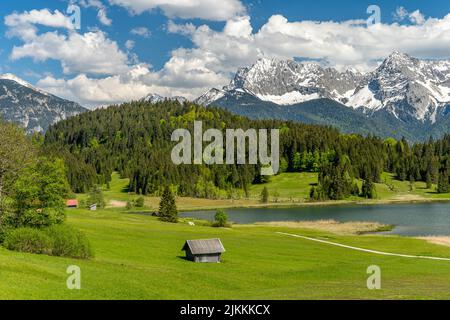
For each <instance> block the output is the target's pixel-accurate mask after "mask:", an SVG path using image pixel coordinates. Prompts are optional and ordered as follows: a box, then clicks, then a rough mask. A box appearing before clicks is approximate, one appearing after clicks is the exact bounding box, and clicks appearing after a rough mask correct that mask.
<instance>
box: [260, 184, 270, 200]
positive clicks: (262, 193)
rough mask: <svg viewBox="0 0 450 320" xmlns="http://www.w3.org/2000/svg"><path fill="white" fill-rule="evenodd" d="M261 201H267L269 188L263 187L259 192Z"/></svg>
mask: <svg viewBox="0 0 450 320" xmlns="http://www.w3.org/2000/svg"><path fill="white" fill-rule="evenodd" d="M261 202H262V203H268V202H269V189H267V187H264V189H263V190H262V192H261Z"/></svg>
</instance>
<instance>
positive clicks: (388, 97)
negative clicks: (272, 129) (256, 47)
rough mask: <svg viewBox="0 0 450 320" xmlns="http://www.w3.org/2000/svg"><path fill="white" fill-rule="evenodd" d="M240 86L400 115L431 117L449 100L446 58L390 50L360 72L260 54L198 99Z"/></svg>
mask: <svg viewBox="0 0 450 320" xmlns="http://www.w3.org/2000/svg"><path fill="white" fill-rule="evenodd" d="M239 90H241V91H243V92H246V93H248V94H251V95H253V96H255V97H257V98H258V99H260V100H263V101H269V102H273V103H275V104H278V105H293V104H298V103H302V102H306V101H311V100H316V99H320V98H329V99H332V100H335V101H337V102H339V103H342V104H344V105H346V106H348V107H350V108H354V109H358V110H362V111H363V112H364V113H369V114H370V112H373V111H378V110H385V111H387V112H389V113H391V114H393V115H394V116H395V117H397V118H399V119H402V120H407V119H410V118H411V117H413V118H416V119H418V120H420V121H422V122H426V121H430V122H432V123H433V122H435V121H436V120H437V117H438V116H439V114H440V110H441V109H442V108H444V107H445V106H446V105H447V104H449V103H450V61H447V60H440V61H436V60H419V59H416V58H413V57H410V56H409V55H407V54H404V53H400V52H393V53H392V54H391V55H389V56H388V57H387V58H386V59H385V60H384V61H383V62H382V63H381V64H380V65H379V67H378V68H376V69H375V70H374V71H372V72H369V73H366V74H361V73H359V72H356V71H354V70H347V71H345V72H339V71H337V70H336V69H333V68H323V67H322V66H320V65H319V64H317V63H309V62H308V63H299V62H295V61H292V60H277V59H266V58H263V59H259V60H258V61H257V62H256V63H255V64H253V65H252V66H249V67H244V68H240V69H239V70H238V71H237V73H236V75H235V77H234V78H233V80H232V81H231V82H230V84H229V85H228V86H226V87H224V88H223V89H216V88H213V89H211V90H210V91H208V92H206V93H205V94H203V95H202V96H201V97H199V98H198V99H197V100H196V102H197V103H200V104H202V105H210V104H213V103H214V102H215V101H218V100H219V99H221V98H223V97H225V96H227V95H233V94H236V93H238V92H239ZM369 111H370V112H369Z"/></svg>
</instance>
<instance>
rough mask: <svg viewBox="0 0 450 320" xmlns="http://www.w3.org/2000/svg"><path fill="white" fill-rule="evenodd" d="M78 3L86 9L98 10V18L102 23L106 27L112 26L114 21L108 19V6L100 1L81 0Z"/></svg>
mask: <svg viewBox="0 0 450 320" xmlns="http://www.w3.org/2000/svg"><path fill="white" fill-rule="evenodd" d="M78 3H79V4H80V5H81V6H83V7H84V8H90V7H93V8H96V9H97V10H98V12H97V18H98V20H99V21H100V23H101V24H103V25H105V26H111V25H112V20H111V19H110V18H108V14H107V10H106V6H105V5H104V4H103V2H101V1H100V0H79V1H78Z"/></svg>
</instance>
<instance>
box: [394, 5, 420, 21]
mask: <svg viewBox="0 0 450 320" xmlns="http://www.w3.org/2000/svg"><path fill="white" fill-rule="evenodd" d="M406 18H408V20H409V21H410V22H411V23H414V24H423V23H425V17H424V15H423V14H422V13H421V12H420V11H419V10H415V11H413V12H408V10H406V9H405V8H404V7H397V9H396V10H395V13H394V19H396V20H397V21H403V20H405V19H406Z"/></svg>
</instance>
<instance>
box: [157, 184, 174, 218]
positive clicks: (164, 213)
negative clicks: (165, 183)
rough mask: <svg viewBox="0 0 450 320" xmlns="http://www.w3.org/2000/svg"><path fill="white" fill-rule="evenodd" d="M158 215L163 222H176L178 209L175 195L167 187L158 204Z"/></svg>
mask: <svg viewBox="0 0 450 320" xmlns="http://www.w3.org/2000/svg"><path fill="white" fill-rule="evenodd" d="M159 217H160V220H161V221H165V222H172V223H177V222H178V210H177V205H176V204H175V197H174V195H173V193H172V190H170V188H169V187H166V188H165V189H164V192H163V195H162V197H161V202H160V204H159Z"/></svg>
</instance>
